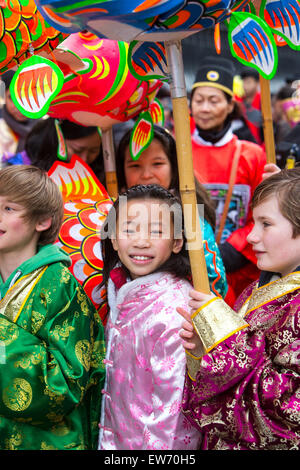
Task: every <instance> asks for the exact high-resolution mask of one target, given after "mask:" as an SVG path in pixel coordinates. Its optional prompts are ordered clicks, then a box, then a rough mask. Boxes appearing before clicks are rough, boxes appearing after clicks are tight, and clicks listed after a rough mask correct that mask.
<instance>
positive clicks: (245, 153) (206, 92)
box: [191, 57, 266, 302]
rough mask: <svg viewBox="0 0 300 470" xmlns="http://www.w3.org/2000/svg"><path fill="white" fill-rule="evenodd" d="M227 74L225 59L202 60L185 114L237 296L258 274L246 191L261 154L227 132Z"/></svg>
mask: <svg viewBox="0 0 300 470" xmlns="http://www.w3.org/2000/svg"><path fill="white" fill-rule="evenodd" d="M233 78H234V68H233V65H232V63H231V62H230V61H228V60H226V59H222V58H219V57H216V58H208V59H206V60H203V62H202V65H201V67H200V69H199V70H198V72H197V74H196V79H195V83H194V84H193V87H192V93H191V115H192V119H193V120H194V123H195V129H194V131H193V133H192V148H193V161H194V170H195V174H196V176H197V178H198V179H199V181H200V182H201V183H202V184H204V185H205V187H206V188H207V189H208V190H209V191H210V193H211V196H212V198H213V199H214V200H215V201H216V206H217V229H216V239H217V241H218V242H219V247H220V251H221V255H222V258H223V262H224V265H225V269H226V272H227V277H228V283H229V285H230V286H231V288H232V291H233V293H234V297H237V296H238V295H239V294H240V292H242V291H243V289H244V288H245V287H246V286H247V285H248V284H250V282H252V281H253V280H255V279H257V278H258V270H257V267H256V258H255V255H254V252H253V250H252V247H251V246H250V245H249V243H248V242H247V240H246V237H247V235H248V234H249V233H250V231H251V229H252V223H253V222H252V214H251V210H250V202H251V198H252V194H253V192H254V189H255V188H256V186H257V185H258V184H259V183H260V181H261V180H262V174H263V168H264V165H265V163H266V159H265V153H264V151H263V150H262V148H261V147H260V146H259V145H257V144H255V143H253V142H250V141H246V140H239V139H238V137H237V136H236V135H235V134H234V133H233V131H234V124H235V122H236V121H235V120H234V116H235V113H234V110H235V101H234V99H233ZM222 216H223V217H222ZM232 301H233V299H231V302H232Z"/></svg>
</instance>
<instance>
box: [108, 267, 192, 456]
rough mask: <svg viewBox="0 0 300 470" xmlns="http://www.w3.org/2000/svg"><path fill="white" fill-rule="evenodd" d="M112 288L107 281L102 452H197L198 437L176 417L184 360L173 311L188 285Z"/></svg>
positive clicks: (156, 281)
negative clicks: (107, 310) (107, 312)
mask: <svg viewBox="0 0 300 470" xmlns="http://www.w3.org/2000/svg"><path fill="white" fill-rule="evenodd" d="M113 271H115V270H113ZM113 271H112V272H113ZM111 277H112V276H111ZM116 284H117V283H116V280H115V279H114V282H113V281H112V280H111V279H110V280H109V282H108V291H107V293H108V303H109V306H110V317H109V321H108V324H107V327H106V337H107V354H106V361H105V362H106V365H107V376H106V384H105V390H103V392H104V393H103V401H102V410H103V416H102V417H101V424H100V438H99V448H100V449H102V450H103V449H118V450H141V449H143V450H145V449H153V450H161V449H176V450H179V449H187V450H189V449H190V450H195V449H198V448H199V446H200V437H201V435H200V433H199V431H198V430H196V429H195V428H194V427H193V426H192V425H191V424H190V423H189V421H188V420H187V419H186V418H185V417H184V415H183V413H182V412H181V402H182V393H183V386H184V378H185V370H186V356H185V351H184V348H183V346H182V344H181V340H180V337H179V330H180V329H181V323H182V317H181V316H180V315H179V314H178V313H177V312H176V307H178V306H182V307H183V308H187V301H188V293H189V290H190V289H191V285H190V284H189V283H188V282H187V281H184V280H180V279H178V278H175V277H174V276H171V275H170V274H167V273H155V274H150V275H148V276H143V277H140V278H138V279H135V280H133V281H129V282H125V284H123V285H121V287H120V286H118V287H119V288H118V287H117V285H116Z"/></svg>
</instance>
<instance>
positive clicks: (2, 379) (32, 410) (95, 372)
mask: <svg viewBox="0 0 300 470" xmlns="http://www.w3.org/2000/svg"><path fill="white" fill-rule="evenodd" d="M62 217H63V201H62V197H61V194H60V192H59V189H58V187H57V186H56V184H55V183H54V182H53V181H52V180H51V179H50V178H49V177H48V176H47V174H46V173H45V172H44V171H42V170H40V169H38V168H35V167H32V166H23V165H17V166H11V167H6V168H4V169H2V170H0V299H1V300H0V449H10V450H12V449H18V450H31V449H32V450H39V449H45V450H49V449H58V450H63V449H72V450H74V449H96V448H97V436H98V423H99V419H100V405H101V403H100V397H101V389H102V388H103V382H104V377H105V369H104V366H103V362H102V361H103V358H104V334H103V326H102V323H101V321H100V319H99V316H98V314H97V312H96V310H95V308H94V306H93V305H92V303H91V302H90V300H89V299H88V297H87V296H86V294H85V292H84V291H83V289H82V287H81V286H80V285H79V284H78V282H77V281H76V279H75V278H74V277H73V275H72V274H71V273H70V271H69V269H68V266H69V265H70V264H71V263H70V259H69V257H68V255H67V254H66V253H65V252H63V251H62V250H61V249H59V248H58V247H57V246H56V245H53V242H54V241H55V240H56V239H57V236H58V232H59V229H60V226H61V222H62Z"/></svg>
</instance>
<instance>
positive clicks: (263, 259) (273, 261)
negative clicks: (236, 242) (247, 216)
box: [247, 196, 300, 276]
mask: <svg viewBox="0 0 300 470" xmlns="http://www.w3.org/2000/svg"><path fill="white" fill-rule="evenodd" d="M253 219H254V227H253V230H252V231H251V232H250V233H249V235H248V237H247V240H248V242H249V243H251V244H252V246H253V250H254V252H255V254H256V257H257V267H258V268H259V269H260V270H263V271H271V272H276V273H280V274H281V275H282V276H286V275H287V274H289V273H290V272H293V271H294V270H295V269H296V268H297V266H299V264H300V235H298V236H297V237H296V238H293V236H292V235H293V228H292V224H291V223H290V222H289V220H288V219H286V218H285V217H284V216H283V215H282V213H281V212H280V209H279V204H278V199H277V197H276V196H270V197H269V198H268V199H266V200H265V201H263V202H262V203H261V204H259V205H258V206H256V207H255V208H254V209H253Z"/></svg>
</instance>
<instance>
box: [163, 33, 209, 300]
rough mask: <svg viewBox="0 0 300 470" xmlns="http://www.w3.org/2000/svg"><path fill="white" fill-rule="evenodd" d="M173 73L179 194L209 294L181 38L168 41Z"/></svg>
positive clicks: (196, 276)
mask: <svg viewBox="0 0 300 470" xmlns="http://www.w3.org/2000/svg"><path fill="white" fill-rule="evenodd" d="M165 46H166V52H167V60H168V67H169V72H170V91H171V98H172V105H173V117H174V127H175V135H176V149H177V159H178V171H179V185H180V195H181V200H182V205H183V213H184V224H185V232H186V238H187V242H188V250H189V257H190V263H191V271H192V278H193V285H194V288H195V289H196V290H198V291H202V292H204V293H206V294H208V293H210V286H209V282H208V275H207V269H206V263H205V256H204V249H203V242H202V236H201V228H200V220H199V214H198V208H197V200H196V188H195V178H194V169H193V157H192V143H191V130H190V118H189V108H188V102H187V93H186V85H185V78H184V68H183V61H182V51H181V42H180V41H168V42H166V43H165Z"/></svg>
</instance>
